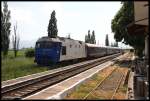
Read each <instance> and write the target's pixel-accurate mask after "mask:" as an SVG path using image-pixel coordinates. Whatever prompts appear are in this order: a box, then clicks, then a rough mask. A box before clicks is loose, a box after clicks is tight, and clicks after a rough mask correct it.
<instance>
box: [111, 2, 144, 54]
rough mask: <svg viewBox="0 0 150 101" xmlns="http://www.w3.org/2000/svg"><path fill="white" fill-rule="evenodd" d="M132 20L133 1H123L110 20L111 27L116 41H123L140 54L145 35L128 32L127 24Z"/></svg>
mask: <svg viewBox="0 0 150 101" xmlns="http://www.w3.org/2000/svg"><path fill="white" fill-rule="evenodd" d="M133 21H134V2H133V1H124V2H123V5H122V7H121V9H120V10H119V11H118V12H117V14H116V15H115V17H114V19H113V20H112V22H111V29H112V32H114V38H115V40H116V41H117V42H121V41H123V43H125V44H126V45H130V46H132V47H134V49H135V50H136V53H137V55H139V56H142V51H143V50H144V46H145V45H144V39H145V36H144V35H141V34H137V35H134V34H129V33H128V32H127V25H128V24H130V23H132V22H133Z"/></svg>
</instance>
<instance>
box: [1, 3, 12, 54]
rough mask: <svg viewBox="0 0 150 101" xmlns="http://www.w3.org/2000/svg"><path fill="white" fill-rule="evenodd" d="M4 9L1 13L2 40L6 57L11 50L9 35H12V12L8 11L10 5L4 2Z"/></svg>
mask: <svg viewBox="0 0 150 101" xmlns="http://www.w3.org/2000/svg"><path fill="white" fill-rule="evenodd" d="M3 4H4V8H3V11H1V14H2V15H1V27H2V29H1V39H2V43H1V44H2V51H3V55H4V56H6V55H7V54H8V49H9V43H10V40H9V35H10V31H11V30H10V27H11V23H10V10H8V5H7V2H6V1H4V2H3Z"/></svg>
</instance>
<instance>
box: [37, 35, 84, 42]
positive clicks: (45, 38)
mask: <svg viewBox="0 0 150 101" xmlns="http://www.w3.org/2000/svg"><path fill="white" fill-rule="evenodd" d="M65 40H70V41H77V42H79V43H84V42H82V41H79V40H74V39H70V38H65V37H56V38H49V37H47V36H45V37H42V38H39V39H38V41H37V42H41V41H53V42H63V41H65Z"/></svg>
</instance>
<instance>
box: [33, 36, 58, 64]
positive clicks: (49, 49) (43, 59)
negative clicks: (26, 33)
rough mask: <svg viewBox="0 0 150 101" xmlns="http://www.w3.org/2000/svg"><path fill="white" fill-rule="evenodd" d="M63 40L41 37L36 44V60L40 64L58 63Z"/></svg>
mask: <svg viewBox="0 0 150 101" xmlns="http://www.w3.org/2000/svg"><path fill="white" fill-rule="evenodd" d="M60 49H61V42H57V41H53V40H52V39H51V38H48V39H40V40H38V41H37V42H36V46H35V62H36V63H37V64H40V65H49V64H51V63H57V62H58V61H59V58H60Z"/></svg>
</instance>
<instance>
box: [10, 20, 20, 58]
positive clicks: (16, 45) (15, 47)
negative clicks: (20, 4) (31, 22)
mask: <svg viewBox="0 0 150 101" xmlns="http://www.w3.org/2000/svg"><path fill="white" fill-rule="evenodd" d="M19 41H20V38H19V35H17V23H16V26H14V35H13V36H12V43H13V50H14V55H15V57H17V52H18V50H19Z"/></svg>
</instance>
